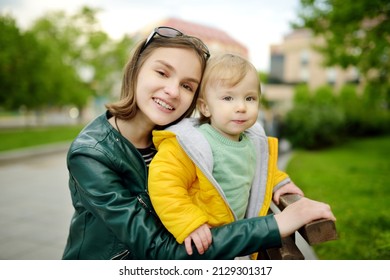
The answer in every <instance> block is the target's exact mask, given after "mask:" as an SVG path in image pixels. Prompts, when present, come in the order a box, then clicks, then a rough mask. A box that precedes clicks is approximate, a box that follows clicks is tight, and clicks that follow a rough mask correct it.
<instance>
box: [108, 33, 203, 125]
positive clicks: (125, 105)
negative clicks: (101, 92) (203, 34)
mask: <svg viewBox="0 0 390 280" xmlns="http://www.w3.org/2000/svg"><path fill="white" fill-rule="evenodd" d="M145 42H146V39H145V40H143V41H142V42H140V43H139V44H138V45H137V46H136V47H135V49H134V51H133V53H132V56H131V57H130V59H129V61H128V62H127V64H126V66H125V69H124V74H123V79H122V89H121V96H120V99H119V101H117V102H113V103H111V104H107V105H106V108H107V109H108V110H109V111H110V113H111V114H112V115H113V116H115V117H117V118H119V119H131V118H133V117H134V116H135V115H136V113H137V110H138V107H137V104H136V98H135V89H136V86H137V78H138V74H139V72H140V69H141V67H142V65H143V64H144V63H145V61H146V60H147V59H148V58H149V57H150V55H151V54H152V53H153V51H154V50H156V49H158V48H185V49H193V50H194V51H195V53H196V54H197V55H198V57H199V61H200V62H201V66H202V73H203V71H204V69H205V67H206V61H207V57H206V56H205V54H204V51H203V50H202V49H201V48H200V47H199V46H200V39H198V38H196V37H192V36H186V35H183V36H177V37H174V38H165V37H158V36H156V37H154V38H153V40H152V41H151V42H150V44H148V46H147V47H146V48H145V49H144V50H142V48H143V46H144V45H145ZM141 51H142V52H141ZM198 95H199V87H198V89H197V91H196V92H195V95H194V99H193V101H192V103H191V105H190V107H189V108H188V110H187V111H186V112H185V113H184V114H183V116H182V117H181V118H179V120H180V119H183V118H185V117H189V116H191V115H192V113H193V111H194V110H195V107H196V100H197V98H198ZM179 120H177V121H179Z"/></svg>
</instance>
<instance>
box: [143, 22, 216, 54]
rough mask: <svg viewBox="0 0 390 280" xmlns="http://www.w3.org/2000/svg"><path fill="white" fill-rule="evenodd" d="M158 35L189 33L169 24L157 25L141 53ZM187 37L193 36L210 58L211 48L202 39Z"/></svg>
mask: <svg viewBox="0 0 390 280" xmlns="http://www.w3.org/2000/svg"><path fill="white" fill-rule="evenodd" d="M156 35H158V36H160V37H164V38H175V37H180V36H187V35H185V34H183V33H182V32H180V31H179V30H177V29H175V28H172V27H168V26H160V27H156V28H155V29H154V30H153V31H152V33H150V35H149V36H148V38H147V39H146V41H145V44H144V45H143V46H142V48H141V50H140V53H142V52H143V51H144V50H145V49H146V47H147V46H148V45H149V44H150V43H151V42H152V41H153V38H154V37H155V36H156ZM187 37H190V38H193V39H195V40H196V41H197V43H198V46H199V47H200V49H201V50H202V52H203V53H204V54H205V56H206V59H208V58H209V57H210V52H209V49H208V48H207V46H206V45H205V44H204V43H203V42H202V41H201V40H200V39H198V38H196V37H192V36H187Z"/></svg>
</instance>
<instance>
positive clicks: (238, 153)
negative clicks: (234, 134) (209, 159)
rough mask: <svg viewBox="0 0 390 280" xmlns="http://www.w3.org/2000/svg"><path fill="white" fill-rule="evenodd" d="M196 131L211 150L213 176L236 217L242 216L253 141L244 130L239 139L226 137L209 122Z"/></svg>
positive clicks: (250, 174) (250, 179)
mask: <svg viewBox="0 0 390 280" xmlns="http://www.w3.org/2000/svg"><path fill="white" fill-rule="evenodd" d="M199 130H200V131H201V133H202V134H203V135H204V136H205V137H206V139H207V141H208V142H209V144H210V146H211V150H212V152H213V158H214V166H213V176H214V178H215V180H216V181H217V182H218V183H219V184H220V186H221V188H222V190H223V192H224V193H225V196H226V199H227V201H228V203H229V205H230V207H231V208H232V210H233V212H234V213H235V214H236V216H237V218H238V219H243V218H244V217H245V212H246V208H247V205H248V199H249V193H250V189H251V185H252V182H253V177H254V174H255V168H256V155H255V148H254V146H253V143H252V142H251V140H250V139H249V138H248V137H247V136H246V135H245V134H244V133H243V134H242V135H241V137H240V141H238V142H237V141H233V140H231V139H229V138H226V137H224V136H223V135H221V134H220V133H219V132H218V131H216V130H215V129H214V128H213V127H212V126H211V125H210V124H203V125H201V126H200V127H199Z"/></svg>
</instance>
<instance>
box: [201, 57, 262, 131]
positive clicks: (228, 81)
mask: <svg viewBox="0 0 390 280" xmlns="http://www.w3.org/2000/svg"><path fill="white" fill-rule="evenodd" d="M250 71H253V72H255V73H257V70H256V68H255V67H254V66H253V64H252V63H250V62H249V61H248V60H247V59H245V58H243V57H241V56H239V55H235V54H230V53H226V54H220V55H216V56H212V57H211V58H210V59H209V60H208V62H207V66H206V69H205V71H204V73H203V79H202V83H201V85H200V87H199V88H200V91H199V99H203V101H204V94H205V91H206V87H208V86H212V87H214V86H223V87H234V86H235V85H237V84H238V83H239V82H240V81H241V80H242V79H244V77H245V75H246V74H247V73H248V72H250ZM258 83H259V84H258V90H259V96H260V94H261V89H260V79H258ZM198 105H199V104H198ZM198 111H199V115H200V123H208V122H210V118H209V117H206V116H205V115H203V114H202V112H201V111H200V110H198Z"/></svg>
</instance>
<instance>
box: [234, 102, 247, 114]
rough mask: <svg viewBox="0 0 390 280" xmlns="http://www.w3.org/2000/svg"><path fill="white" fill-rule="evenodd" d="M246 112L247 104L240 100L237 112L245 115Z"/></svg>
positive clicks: (237, 104)
mask: <svg viewBox="0 0 390 280" xmlns="http://www.w3.org/2000/svg"><path fill="white" fill-rule="evenodd" d="M245 111H246V104H245V101H242V100H238V101H237V103H236V112H240V113H243V112H245Z"/></svg>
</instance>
